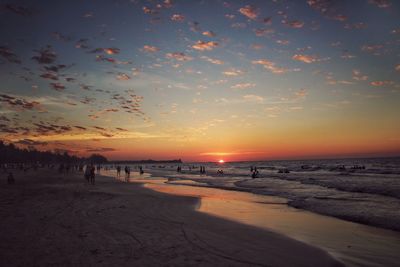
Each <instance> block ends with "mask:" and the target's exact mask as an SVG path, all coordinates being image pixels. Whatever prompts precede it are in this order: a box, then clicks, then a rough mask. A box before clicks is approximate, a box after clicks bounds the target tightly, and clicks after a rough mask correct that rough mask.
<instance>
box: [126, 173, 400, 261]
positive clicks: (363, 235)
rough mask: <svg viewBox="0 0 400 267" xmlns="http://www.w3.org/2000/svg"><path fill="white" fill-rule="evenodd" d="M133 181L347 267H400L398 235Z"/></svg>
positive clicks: (258, 198) (257, 198) (240, 195)
mask: <svg viewBox="0 0 400 267" xmlns="http://www.w3.org/2000/svg"><path fill="white" fill-rule="evenodd" d="M138 177H139V175H138ZM131 181H132V182H135V181H136V182H142V183H145V186H146V187H148V188H151V189H153V190H156V191H159V192H165V193H170V194H175V195H184V196H195V197H199V198H200V199H201V202H200V206H199V207H198V210H199V211H201V212H205V213H207V214H211V215H213V216H218V217H222V218H225V219H229V220H232V221H237V222H240V223H244V224H248V225H253V226H257V227H260V228H264V229H268V230H273V231H275V232H278V233H282V234H284V235H286V236H290V237H291V238H295V239H297V240H300V241H303V242H306V243H308V244H311V245H314V246H317V247H320V248H323V249H324V250H326V251H328V252H329V253H330V254H331V255H334V256H335V257H336V258H338V259H339V260H341V261H342V262H344V263H345V264H346V265H347V266H371V267H372V266H398V263H399V262H400V255H399V254H398V251H400V233H399V232H395V231H391V230H386V229H379V228H376V227H371V226H366V225H361V224H358V223H353V222H349V221H344V220H341V219H337V218H334V217H329V216H324V215H320V214H316V213H312V212H309V211H305V210H301V209H295V208H292V207H290V206H288V205H287V200H286V199H285V198H281V197H275V196H265V195H258V194H252V193H248V192H239V191H234V190H221V189H216V188H209V187H201V186H199V184H198V183H196V182H193V181H187V180H183V181H181V180H179V181H170V182H168V180H166V179H162V178H159V179H157V178H152V179H144V180H143V179H142V180H140V179H139V180H138V179H137V178H134V179H131Z"/></svg>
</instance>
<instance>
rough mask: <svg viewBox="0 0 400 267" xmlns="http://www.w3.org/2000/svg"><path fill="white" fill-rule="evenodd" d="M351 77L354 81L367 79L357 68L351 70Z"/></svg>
mask: <svg viewBox="0 0 400 267" xmlns="http://www.w3.org/2000/svg"><path fill="white" fill-rule="evenodd" d="M353 79H354V80H356V81H366V80H368V76H367V75H363V74H362V73H361V71H359V70H353Z"/></svg>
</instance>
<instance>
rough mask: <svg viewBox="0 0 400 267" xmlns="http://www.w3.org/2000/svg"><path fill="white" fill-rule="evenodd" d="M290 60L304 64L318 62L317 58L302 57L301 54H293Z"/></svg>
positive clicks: (310, 56)
mask: <svg viewBox="0 0 400 267" xmlns="http://www.w3.org/2000/svg"><path fill="white" fill-rule="evenodd" d="M292 59H294V60H297V61H301V62H304V63H307V64H309V63H314V62H317V61H318V57H317V56H312V55H303V54H295V55H293V57H292Z"/></svg>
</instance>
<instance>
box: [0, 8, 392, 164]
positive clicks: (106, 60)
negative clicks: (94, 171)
mask: <svg viewBox="0 0 400 267" xmlns="http://www.w3.org/2000/svg"><path fill="white" fill-rule="evenodd" d="M18 3H19V4H13V3H9V4H7V3H5V4H2V5H1V9H0V10H1V11H2V17H1V19H0V20H2V22H3V25H7V28H5V27H3V28H4V29H3V34H2V36H1V37H0V40H1V41H0V68H1V71H0V75H1V79H2V81H3V83H2V86H1V87H0V139H1V140H4V141H7V142H13V143H15V144H17V145H19V146H22V147H34V148H36V149H38V150H52V149H59V150H61V151H68V152H70V153H72V154H77V155H89V154H92V153H100V154H102V155H104V156H106V157H107V158H109V159H110V160H139V159H156V160H157V159H179V158H181V159H182V160H184V161H212V162H218V161H219V160H220V159H223V160H225V162H229V161H245V160H268V159H301V158H332V157H369V156H400V138H399V137H400V123H399V119H398V118H399V117H400V108H399V104H400V75H399V74H400V60H399V55H400V50H399V44H400V28H399V27H400V25H399V24H398V21H399V18H400V4H399V3H398V2H395V1H393V2H391V1H382V0H381V1H376V0H358V1H352V2H351V3H346V2H340V3H339V2H336V3H335V2H332V1H325V0H312V1H246V2H243V1H209V2H204V1H190V2H188V1H169V0H158V1H145V0H143V1H140V0H135V1H116V2H112V3H111V2H109V1H96V2H94V1H93V2H91V1H88V2H85V3H77V2H73V1H71V2H61V3H55V2H54V1H50V0H46V1H40V2H37V3H32V2H31V1H27V0H26V1H19V2H18Z"/></svg>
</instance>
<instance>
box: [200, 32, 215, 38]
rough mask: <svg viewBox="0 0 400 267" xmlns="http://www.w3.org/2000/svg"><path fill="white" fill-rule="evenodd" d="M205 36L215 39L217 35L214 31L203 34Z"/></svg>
mask: <svg viewBox="0 0 400 267" xmlns="http://www.w3.org/2000/svg"><path fill="white" fill-rule="evenodd" d="M203 35H205V36H208V37H215V36H216V34H215V33H214V32H212V31H205V32H203Z"/></svg>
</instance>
